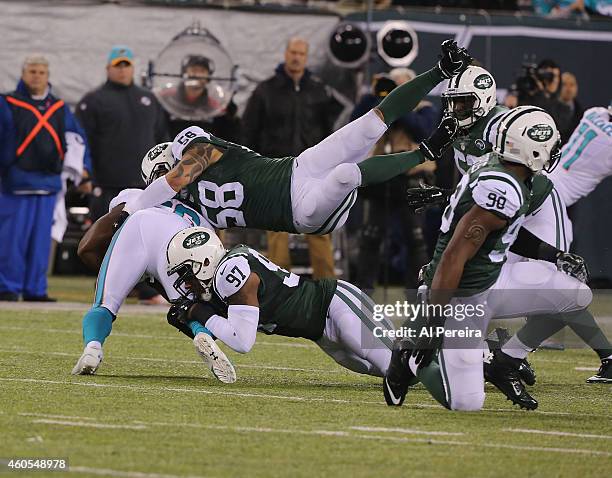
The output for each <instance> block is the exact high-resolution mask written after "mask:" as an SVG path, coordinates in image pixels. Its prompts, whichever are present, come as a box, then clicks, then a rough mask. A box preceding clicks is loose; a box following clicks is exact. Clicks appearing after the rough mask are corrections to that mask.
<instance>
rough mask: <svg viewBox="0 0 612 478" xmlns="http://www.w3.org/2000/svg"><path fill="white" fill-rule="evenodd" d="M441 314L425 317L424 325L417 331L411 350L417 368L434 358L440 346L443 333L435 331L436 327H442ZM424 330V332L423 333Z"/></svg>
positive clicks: (443, 320) (425, 365) (442, 319)
mask: <svg viewBox="0 0 612 478" xmlns="http://www.w3.org/2000/svg"><path fill="white" fill-rule="evenodd" d="M444 322H445V319H444V317H443V316H438V315H432V316H429V317H427V320H426V322H425V325H424V326H423V328H421V329H420V330H419V331H418V332H417V333H418V336H417V339H416V343H415V346H414V350H413V351H412V356H413V357H415V360H414V361H415V363H416V364H417V365H418V368H419V369H422V368H425V367H427V366H428V365H429V364H430V363H431V361H432V360H433V359H434V357H435V356H436V354H437V353H438V350H439V349H440V347H441V346H442V341H443V340H444V333H437V332H438V330H437V328H438V327H444ZM424 332H426V333H424Z"/></svg>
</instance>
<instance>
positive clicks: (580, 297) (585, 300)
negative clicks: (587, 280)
mask: <svg viewBox="0 0 612 478" xmlns="http://www.w3.org/2000/svg"><path fill="white" fill-rule="evenodd" d="M591 302H593V291H592V290H591V288H590V287H589V286H588V285H586V284H584V283H582V282H580V285H579V286H578V291H577V294H576V305H577V306H578V307H579V308H580V309H586V308H587V307H588V306H589V305H591Z"/></svg>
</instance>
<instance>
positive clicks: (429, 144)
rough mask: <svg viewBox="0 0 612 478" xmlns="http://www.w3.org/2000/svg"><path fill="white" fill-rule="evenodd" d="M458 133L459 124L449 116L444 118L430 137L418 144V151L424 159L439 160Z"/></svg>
mask: <svg viewBox="0 0 612 478" xmlns="http://www.w3.org/2000/svg"><path fill="white" fill-rule="evenodd" d="M458 132H459V122H458V121H457V118H455V117H454V116H451V115H448V116H444V117H443V118H442V121H440V124H439V125H438V127H437V128H436V130H435V131H434V132H433V133H432V134H431V136H430V137H429V138H427V139H426V140H425V141H423V142H421V144H419V149H420V150H421V153H423V156H425V159H429V160H430V161H436V160H438V159H440V158H441V157H442V154H443V153H444V151H446V149H447V148H448V147H449V146H450V145H451V144H453V141H455V138H456V137H457V133H458Z"/></svg>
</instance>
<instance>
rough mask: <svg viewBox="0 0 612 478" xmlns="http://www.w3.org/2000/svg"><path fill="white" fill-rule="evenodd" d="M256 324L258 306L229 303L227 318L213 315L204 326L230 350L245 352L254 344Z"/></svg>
mask: <svg viewBox="0 0 612 478" xmlns="http://www.w3.org/2000/svg"><path fill="white" fill-rule="evenodd" d="M258 324H259V307H254V306H252V305H230V306H229V308H228V310H227V319H224V318H223V317H221V316H219V315H213V316H212V317H211V318H210V319H208V320H207V321H206V324H205V327H206V328H207V329H208V330H210V331H211V332H212V333H213V334H214V335H215V337H217V338H218V339H220V340H221V341H223V343H225V344H226V345H227V346H228V347H230V348H231V349H232V350H235V351H236V352H238V353H241V354H245V353H247V352H249V351H250V350H251V349H252V348H253V345H254V344H255V339H256V337H257V325H258Z"/></svg>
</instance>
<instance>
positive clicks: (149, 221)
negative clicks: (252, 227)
mask: <svg viewBox="0 0 612 478" xmlns="http://www.w3.org/2000/svg"><path fill="white" fill-rule="evenodd" d="M170 144H171V143H165V144H163V145H157V146H156V147H154V148H152V149H151V150H150V151H149V152H148V153H147V154H146V155H145V157H144V158H143V164H142V172H143V179H144V180H145V182H147V183H150V182H151V181H152V180H154V179H155V178H156V177H157V176H158V175H159V174H164V173H165V172H167V171H169V170H170V169H171V168H172V166H173V165H174V161H173V160H172V156H171V154H169V152H170V147H169V146H170ZM139 193H140V190H138V189H125V190H123V191H121V192H120V193H119V194H118V195H117V197H115V198H114V199H113V200H112V201H111V203H110V205H109V210H112V211H119V210H121V209H122V207H123V204H125V202H126V201H128V200H129V199H130V197H133V196H134V194H139ZM109 217H110V218H112V215H111V214H110V213H109V214H107V215H106V216H104V217H103V218H100V220H99V223H96V224H99V225H98V226H95V225H94V226H92V228H91V229H92V232H91V233H90V234H89V235H88V236H86V237H84V238H83V241H82V242H81V244H80V245H79V255H81V256H85V257H87V255H88V254H90V255H91V254H92V249H94V248H95V244H96V242H97V241H98V239H97V238H96V237H94V236H96V230H97V231H98V232H100V230H101V229H102V227H101V226H100V224H102V225H103V224H104V223H105V222H108V218H109ZM193 226H206V227H211V226H210V225H209V224H208V222H207V221H206V220H205V219H204V218H203V217H202V216H201V215H200V214H199V213H198V212H196V210H195V209H193V208H192V207H190V206H189V203H188V202H187V201H186V200H178V199H171V200H170V201H167V202H165V203H164V204H163V205H161V206H158V207H155V208H150V209H143V210H141V211H139V212H138V213H136V214H133V215H132V216H130V218H129V220H128V221H126V222H124V223H123V225H122V226H121V227H120V228H119V230H117V232H115V234H114V235H113V238H112V240H111V243H110V245H109V246H108V249H107V250H106V254H105V255H104V259H103V260H102V263H101V265H100V271H99V273H98V280H97V283H96V293H95V299H94V304H93V306H92V308H91V309H89V311H88V312H87V313H86V314H85V316H84V317H83V341H84V343H85V349H84V351H83V354H82V355H81V357H80V358H79V360H78V362H77V363H76V365H75V366H74V369H73V370H72V373H73V374H74V375H89V374H94V373H95V372H96V370H97V369H98V367H99V365H100V363H101V362H102V359H103V352H102V344H103V343H104V341H105V339H106V338H107V337H108V336H109V335H110V333H111V329H112V323H113V321H114V320H115V318H116V316H117V313H118V312H119V308H120V307H121V304H123V302H124V300H125V299H126V297H127V295H128V294H129V292H130V291H131V290H132V289H133V288H134V286H135V285H136V284H137V283H138V282H139V281H140V280H141V278H142V276H143V275H145V276H150V277H153V278H154V279H155V280H157V281H158V282H159V283H160V284H161V286H162V287H163V289H164V291H165V294H166V297H167V298H168V299H169V300H171V301H172V300H175V299H178V297H179V294H178V292H177V291H176V289H175V288H174V281H175V280H176V277H174V276H168V274H167V272H166V269H167V267H166V257H165V252H166V249H167V247H168V243H169V242H170V240H171V239H172V237H173V236H174V235H175V234H176V233H178V232H179V231H181V230H183V229H186V228H189V227H193ZM111 227H112V224H111ZM102 235H103V234H102ZM89 263H90V264H93V263H95V260H90V261H89ZM193 339H194V345H195V347H196V351H197V352H198V354H199V355H200V357H202V359H203V360H204V362H205V364H206V365H207V366H208V367H209V369H210V370H211V371H212V373H213V374H214V375H215V376H216V377H217V378H218V379H219V380H220V381H222V382H224V383H232V382H234V381H235V380H236V373H235V371H234V367H233V365H232V363H231V362H230V361H229V359H228V358H227V357H226V356H225V354H224V353H223V351H221V349H219V347H218V346H217V345H216V344H215V342H214V340H213V338H212V337H211V336H210V334H207V333H205V332H201V333H199V334H197V335H196V336H194V337H193Z"/></svg>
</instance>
